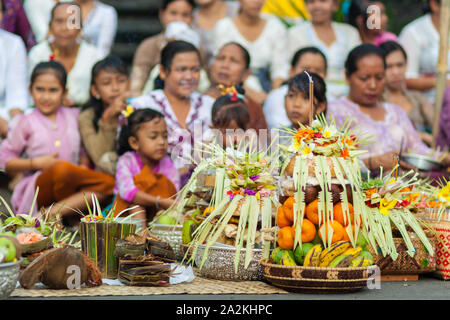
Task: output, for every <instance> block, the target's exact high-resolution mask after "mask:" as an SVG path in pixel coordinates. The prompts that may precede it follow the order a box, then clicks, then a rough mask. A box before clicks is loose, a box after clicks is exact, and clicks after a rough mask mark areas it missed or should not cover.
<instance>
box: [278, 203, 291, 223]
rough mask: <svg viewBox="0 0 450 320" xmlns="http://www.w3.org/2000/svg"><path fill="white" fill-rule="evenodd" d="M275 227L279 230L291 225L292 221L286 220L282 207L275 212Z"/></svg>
mask: <svg viewBox="0 0 450 320" xmlns="http://www.w3.org/2000/svg"><path fill="white" fill-rule="evenodd" d="M277 225H278V226H279V227H280V228H283V227H288V226H291V225H292V221H290V220H289V219H288V218H286V215H285V210H284V207H283V206H280V207H278V212H277Z"/></svg>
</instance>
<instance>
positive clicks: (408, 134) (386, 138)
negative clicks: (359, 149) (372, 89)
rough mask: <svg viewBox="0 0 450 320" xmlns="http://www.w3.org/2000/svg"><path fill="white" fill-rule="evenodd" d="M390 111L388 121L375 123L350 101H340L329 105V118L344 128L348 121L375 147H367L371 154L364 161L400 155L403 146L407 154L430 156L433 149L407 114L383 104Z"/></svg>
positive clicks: (395, 107)
mask: <svg viewBox="0 0 450 320" xmlns="http://www.w3.org/2000/svg"><path fill="white" fill-rule="evenodd" d="M383 107H384V108H385V110H386V114H385V116H384V121H377V120H374V119H372V118H371V117H370V116H369V115H367V114H366V113H364V112H362V111H361V110H360V108H359V106H358V105H357V104H355V103H353V102H351V101H350V100H348V99H347V98H340V99H336V100H334V101H332V102H330V103H329V104H328V110H327V118H328V119H329V120H330V119H331V118H333V119H334V121H335V123H336V126H337V127H338V128H339V127H341V126H342V125H343V124H344V122H345V120H346V119H347V118H348V119H349V120H352V123H351V125H350V128H351V129H355V133H356V134H357V135H358V136H359V137H360V138H362V137H364V136H365V137H370V141H372V142H373V143H372V144H370V145H368V146H365V147H363V149H366V150H368V153H365V154H363V155H361V158H362V159H365V158H369V157H374V156H378V155H382V154H385V153H387V152H392V151H399V150H400V146H401V144H402V138H404V142H403V151H404V152H407V151H409V152H411V153H418V154H428V153H430V149H429V148H428V147H427V146H426V145H425V144H424V143H423V142H422V140H421V139H420V137H419V135H418V134H417V131H416V130H415V129H414V127H413V125H412V123H411V121H410V120H409V118H408V116H407V115H406V113H405V112H404V111H403V110H402V109H401V108H400V107H399V106H397V105H395V104H390V103H383Z"/></svg>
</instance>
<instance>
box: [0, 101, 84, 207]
mask: <svg viewBox="0 0 450 320" xmlns="http://www.w3.org/2000/svg"><path fill="white" fill-rule="evenodd" d="M78 115H79V110H78V109H73V108H66V107H60V108H59V109H58V112H57V114H56V122H55V123H54V122H52V121H51V120H50V119H48V118H47V117H46V116H44V115H43V114H42V113H40V112H39V110H37V109H35V110H33V111H32V112H31V113H29V114H27V115H20V116H17V118H15V119H14V120H13V121H12V122H11V123H10V127H9V132H8V138H7V139H6V140H4V141H3V143H2V145H1V147H0V169H2V170H5V168H6V163H7V162H8V161H10V160H11V159H13V158H36V157H41V156H45V155H49V154H56V153H57V154H58V159H60V160H65V161H69V162H71V163H74V164H78V162H79V158H80V148H81V140H80V134H79V132H78ZM40 173H41V171H35V172H31V171H29V172H25V173H24V176H23V178H22V180H21V181H20V182H19V183H18V184H17V186H16V187H15V188H14V191H13V195H12V199H11V203H12V205H13V210H14V211H15V212H16V213H20V214H22V213H28V212H29V211H30V208H31V204H32V202H33V198H34V194H35V191H36V190H35V183H36V179H37V177H38V176H39V174H40ZM34 214H37V208H36V207H35V210H34Z"/></svg>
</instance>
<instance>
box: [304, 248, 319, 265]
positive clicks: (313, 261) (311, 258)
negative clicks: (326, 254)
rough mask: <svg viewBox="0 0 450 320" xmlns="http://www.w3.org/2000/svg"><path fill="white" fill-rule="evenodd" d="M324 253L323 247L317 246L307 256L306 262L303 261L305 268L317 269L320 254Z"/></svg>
mask: <svg viewBox="0 0 450 320" xmlns="http://www.w3.org/2000/svg"><path fill="white" fill-rule="evenodd" d="M321 253H322V245H321V244H316V245H315V246H314V247H312V248H311V250H309V251H308V253H307V254H306V256H305V260H304V261H303V265H304V266H305V267H308V266H309V267H317V266H318V265H319V262H320V254H321Z"/></svg>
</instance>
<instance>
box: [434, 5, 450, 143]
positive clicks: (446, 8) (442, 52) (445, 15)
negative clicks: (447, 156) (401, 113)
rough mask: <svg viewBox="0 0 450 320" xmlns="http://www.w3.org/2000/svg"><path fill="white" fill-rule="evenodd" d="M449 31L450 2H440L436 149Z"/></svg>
mask: <svg viewBox="0 0 450 320" xmlns="http://www.w3.org/2000/svg"><path fill="white" fill-rule="evenodd" d="M449 29H450V0H441V16H440V28H439V35H440V44H439V60H438V65H437V77H436V100H435V106H434V118H433V143H432V147H433V148H435V147H436V137H437V134H438V131H439V118H440V115H441V108H442V101H443V98H444V92H445V89H446V86H447V68H448V42H449Z"/></svg>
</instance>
